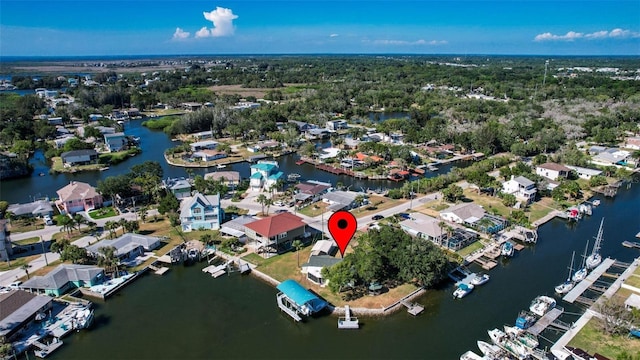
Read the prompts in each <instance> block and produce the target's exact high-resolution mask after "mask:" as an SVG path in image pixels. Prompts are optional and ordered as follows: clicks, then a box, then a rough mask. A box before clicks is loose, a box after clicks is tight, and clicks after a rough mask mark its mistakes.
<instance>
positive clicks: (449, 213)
mask: <svg viewBox="0 0 640 360" xmlns="http://www.w3.org/2000/svg"><path fill="white" fill-rule="evenodd" d="M484 215H485V211H484V209H483V208H482V206H480V205H478V204H475V203H472V202H470V203H460V204H457V205H454V206H451V207H449V208H448V209H445V210H443V211H441V212H440V217H441V218H442V219H443V220H446V221H450V222H454V223H457V224H465V223H467V224H470V223H472V222H475V221H477V220H478V219H482V217H483V216H484Z"/></svg>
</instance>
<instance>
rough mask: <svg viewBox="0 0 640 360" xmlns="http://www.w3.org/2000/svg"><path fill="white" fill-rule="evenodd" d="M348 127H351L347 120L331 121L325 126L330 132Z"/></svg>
mask: <svg viewBox="0 0 640 360" xmlns="http://www.w3.org/2000/svg"><path fill="white" fill-rule="evenodd" d="M348 127H349V125H348V124H347V121H346V120H329V121H327V123H326V124H325V128H326V129H327V130H330V131H335V130H341V129H346V128H348Z"/></svg>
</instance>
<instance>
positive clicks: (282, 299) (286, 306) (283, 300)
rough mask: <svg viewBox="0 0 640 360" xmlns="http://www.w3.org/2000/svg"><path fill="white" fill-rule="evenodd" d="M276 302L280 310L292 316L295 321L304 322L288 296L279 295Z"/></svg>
mask: <svg viewBox="0 0 640 360" xmlns="http://www.w3.org/2000/svg"><path fill="white" fill-rule="evenodd" d="M276 302H277V303H278V307H279V308H280V310H281V311H283V312H284V313H285V314H287V315H289V316H291V318H293V320H295V321H298V322H300V321H302V317H301V316H300V315H299V314H298V311H297V310H296V309H295V307H294V306H292V305H293V304H291V302H290V301H288V298H287V295H285V294H284V293H279V294H278V295H277V296H276Z"/></svg>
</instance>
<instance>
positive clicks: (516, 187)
mask: <svg viewBox="0 0 640 360" xmlns="http://www.w3.org/2000/svg"><path fill="white" fill-rule="evenodd" d="M537 191H538V190H537V189H536V184H535V183H534V182H533V181H531V180H529V179H527V178H526V177H524V176H518V177H513V175H512V176H511V180H509V181H505V182H503V183H502V192H504V193H506V194H512V195H515V196H516V199H518V200H521V201H525V202H526V203H527V204H529V203H531V202H533V200H534V199H535V198H536V192H537Z"/></svg>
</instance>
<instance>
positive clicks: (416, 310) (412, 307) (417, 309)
mask: <svg viewBox="0 0 640 360" xmlns="http://www.w3.org/2000/svg"><path fill="white" fill-rule="evenodd" d="M400 303H401V304H402V305H404V306H405V307H406V308H407V312H408V313H409V314H411V315H413V316H416V315H418V314H420V313H421V312H423V311H424V306H422V305H420V304H418V303H409V302H408V301H406V300H402V301H400Z"/></svg>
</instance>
